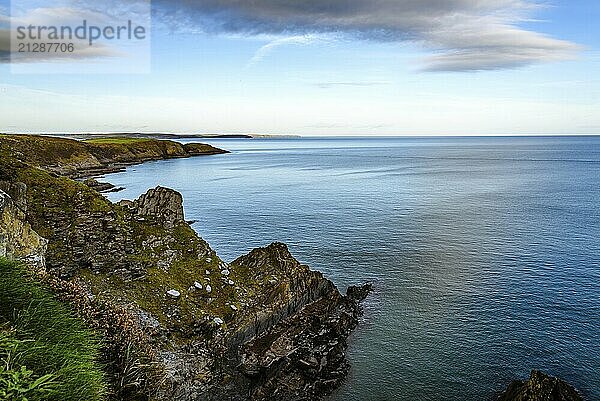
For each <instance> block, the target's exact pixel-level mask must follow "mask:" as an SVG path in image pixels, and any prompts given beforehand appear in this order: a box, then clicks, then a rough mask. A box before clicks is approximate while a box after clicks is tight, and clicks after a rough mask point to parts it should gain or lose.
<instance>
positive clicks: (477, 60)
mask: <svg viewBox="0 0 600 401" xmlns="http://www.w3.org/2000/svg"><path fill="white" fill-rule="evenodd" d="M154 4H155V6H156V7H157V11H158V14H159V15H160V16H162V17H163V18H164V19H165V20H166V21H170V23H172V24H191V25H193V26H195V27H196V29H198V28H200V29H203V30H205V31H212V32H227V33H238V34H247V35H258V34H278V35H287V34H293V35H297V34H309V33H310V34H314V33H317V34H318V33H332V32H336V33H342V34H346V35H352V36H355V37H359V38H361V39H369V40H376V41H412V42H418V43H420V44H422V45H423V46H424V47H425V48H427V49H429V50H430V51H433V52H434V55H433V56H431V57H428V58H426V59H425V64H424V66H423V69H425V70H436V71H440V70H444V71H445V70H451V71H472V70H488V69H498V68H510V67H517V66H522V65H528V64H533V63H540V62H550V61H556V60H563V59H568V58H572V57H574V56H575V55H576V53H577V52H578V50H579V47H578V46H577V45H575V44H573V43H570V42H567V41H561V40H557V39H553V38H550V37H547V36H545V35H542V34H539V33H536V32H533V31H528V30H525V29H522V28H519V27H518V23H519V22H520V21H522V19H523V18H525V17H526V16H528V15H529V14H530V13H531V12H533V11H534V10H535V9H536V8H537V7H538V5H537V4H535V3H533V2H532V1H530V0H304V1H298V0H253V1H248V0H176V1H166V0H155V2H154ZM182 16H183V17H184V18H182ZM182 21H184V22H182ZM175 29H176V27H175Z"/></svg>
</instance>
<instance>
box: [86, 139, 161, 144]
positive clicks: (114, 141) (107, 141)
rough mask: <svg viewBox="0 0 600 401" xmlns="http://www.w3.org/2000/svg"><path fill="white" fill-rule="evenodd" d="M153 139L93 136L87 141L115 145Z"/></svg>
mask: <svg viewBox="0 0 600 401" xmlns="http://www.w3.org/2000/svg"><path fill="white" fill-rule="evenodd" d="M152 141H153V140H152V139H149V138H93V139H86V140H85V141H84V142H85V143H93V144H115V145H125V144H129V143H140V142H152Z"/></svg>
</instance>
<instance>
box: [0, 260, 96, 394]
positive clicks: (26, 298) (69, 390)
mask: <svg viewBox="0 0 600 401" xmlns="http://www.w3.org/2000/svg"><path fill="white" fill-rule="evenodd" d="M0 322H2V323H3V324H2V326H1V328H0V359H2V361H1V363H2V365H3V368H0V370H1V371H2V376H1V377H2V379H3V380H0V396H1V395H2V394H3V391H4V393H5V394H6V393H7V392H8V391H13V393H14V388H15V387H18V388H21V389H22V391H21V392H20V393H19V392H18V391H17V392H16V393H15V394H20V395H12V396H7V395H4V398H2V399H6V400H11V401H13V400H14V401H25V400H29V401H81V400H86V401H100V400H104V399H105V394H106V392H107V391H106V383H105V379H104V374H103V372H102V368H101V366H100V364H99V363H98V362H97V360H98V357H99V353H100V344H99V342H98V340H97V338H96V337H95V335H94V334H93V333H92V332H91V331H90V330H89V329H87V328H86V327H85V326H84V325H83V323H82V322H81V321H80V320H78V319H76V318H75V317H73V315H72V313H71V312H70V311H69V310H68V309H67V308H66V307H65V306H64V305H63V304H61V303H60V302H58V301H57V300H55V299H54V298H53V297H52V295H51V294H50V292H49V291H47V290H45V289H43V288H42V287H41V286H40V285H38V284H36V283H35V282H34V281H33V280H32V278H31V277H30V276H29V275H28V273H27V272H26V270H25V269H24V268H23V267H21V266H20V265H19V264H17V263H14V262H10V261H8V260H6V259H0ZM4 379H6V380H4ZM11 389H12V390H11ZM28 389H29V390H28ZM23 394H25V395H23ZM19 397H21V398H19ZM0 398H1V397H0Z"/></svg>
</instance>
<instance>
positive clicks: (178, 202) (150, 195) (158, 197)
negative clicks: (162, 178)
mask: <svg viewBox="0 0 600 401" xmlns="http://www.w3.org/2000/svg"><path fill="white" fill-rule="evenodd" d="M119 205H121V206H125V207H128V208H129V209H130V210H131V211H132V212H133V213H134V214H135V215H136V216H137V217H138V218H142V219H143V218H151V219H154V220H156V221H157V222H159V223H161V224H163V225H165V226H166V227H173V226H174V225H175V224H177V223H181V222H183V220H184V215H183V196H181V194H180V193H179V192H177V191H174V190H172V189H168V188H163V187H160V186H159V187H156V188H154V189H150V190H149V191H148V192H146V193H145V194H143V195H142V196H140V197H139V198H138V199H136V200H135V201H133V202H130V201H121V202H120V203H119Z"/></svg>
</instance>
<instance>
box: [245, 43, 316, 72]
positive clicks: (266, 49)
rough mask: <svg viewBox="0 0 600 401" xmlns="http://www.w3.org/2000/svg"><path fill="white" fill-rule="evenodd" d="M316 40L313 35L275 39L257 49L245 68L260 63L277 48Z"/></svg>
mask: <svg viewBox="0 0 600 401" xmlns="http://www.w3.org/2000/svg"><path fill="white" fill-rule="evenodd" d="M316 40H318V37H317V36H315V35H302V36H290V37H283V38H277V39H274V40H272V41H271V42H269V43H267V44H266V45H264V46H262V47H261V48H259V49H258V50H257V51H256V53H254V56H253V57H252V58H251V59H250V60H249V61H248V64H246V68H250V67H252V66H254V65H255V64H257V63H260V62H261V61H262V60H263V59H264V58H265V57H267V56H268V55H269V54H270V53H271V52H273V51H274V50H275V49H277V48H278V47H282V46H289V45H307V44H310V43H312V42H314V41H316Z"/></svg>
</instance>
